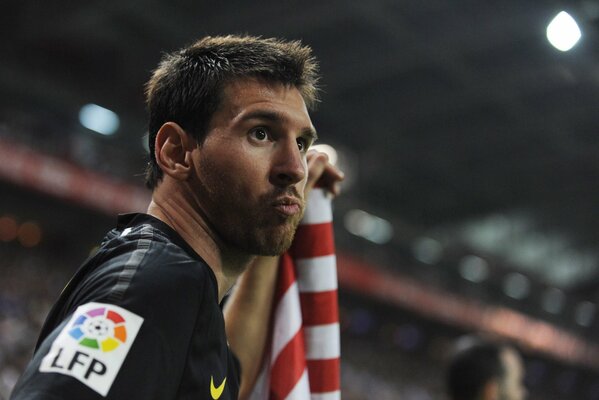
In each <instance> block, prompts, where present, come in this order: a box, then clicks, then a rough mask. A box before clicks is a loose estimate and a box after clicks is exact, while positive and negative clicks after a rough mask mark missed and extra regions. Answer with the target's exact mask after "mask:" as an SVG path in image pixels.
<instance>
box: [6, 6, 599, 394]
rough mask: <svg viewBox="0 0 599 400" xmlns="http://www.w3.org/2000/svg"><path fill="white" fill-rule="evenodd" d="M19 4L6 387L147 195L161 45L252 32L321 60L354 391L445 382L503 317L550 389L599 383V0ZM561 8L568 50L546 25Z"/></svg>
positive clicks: (13, 19) (12, 63)
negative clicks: (148, 94)
mask: <svg viewBox="0 0 599 400" xmlns="http://www.w3.org/2000/svg"><path fill="white" fill-rule="evenodd" d="M2 6H3V7H2V10H3V12H2V13H0V26H1V27H2V37H1V38H0V50H1V53H0V54H2V56H1V58H2V61H1V62H0V399H4V398H7V397H8V395H9V393H10V391H11V388H12V386H13V385H14V383H15V380H16V379H17V378H18V376H19V374H20V371H21V370H22V368H23V367H24V365H25V363H26V362H27V360H28V359H29V357H30V355H31V351H32V347H33V345H34V343H35V340H36V337H37V334H38V331H39V328H40V324H41V323H42V322H43V319H44V318H45V315H46V313H47V311H48V309H49V307H50V306H51V304H52V303H53V301H54V300H55V299H56V297H57V296H58V294H59V292H60V290H61V289H62V287H63V286H64V285H65V283H66V281H67V280H68V278H69V276H70V275H71V274H72V273H73V271H74V270H75V269H76V268H77V267H78V265H79V264H80V263H81V262H82V261H83V259H84V258H85V257H86V256H87V255H88V254H89V253H90V252H91V251H93V249H94V247H95V246H96V245H97V244H98V242H99V240H100V239H101V237H102V236H103V234H104V232H105V231H107V230H108V229H110V228H111V227H112V226H113V224H114V221H115V215H116V213H118V212H126V211H139V210H143V209H144V205H145V202H146V201H147V199H148V198H149V193H148V192H147V191H145V189H144V188H143V185H142V177H141V174H142V172H143V168H144V163H145V157H146V148H147V146H145V145H144V144H143V143H144V135H145V130H146V127H145V114H144V104H143V84H144V82H145V81H146V80H147V79H148V77H149V74H150V71H151V69H152V68H154V67H155V66H156V64H157V62H158V60H159V59H160V55H161V53H162V52H165V51H171V50H175V49H177V48H179V47H181V46H182V45H184V44H187V43H189V42H191V41H192V40H193V39H195V38H198V37H200V36H204V35H206V34H224V33H244V32H247V33H250V34H257V35H263V36H281V37H285V38H289V39H302V40H303V41H304V42H306V43H308V44H310V45H311V46H312V47H313V48H314V51H315V53H316V55H317V57H318V58H319V59H320V61H321V68H322V74H323V82H322V83H323V89H324V92H323V102H322V104H321V105H320V107H319V110H318V111H317V112H316V113H314V114H313V121H314V123H315V125H316V127H317V129H318V130H319V132H320V135H321V137H322V141H323V142H325V143H327V144H330V145H333V146H334V147H335V148H336V149H337V152H338V164H339V165H340V166H341V167H342V168H343V169H344V170H345V171H346V172H347V180H346V182H345V183H344V194H343V195H342V196H341V197H340V198H338V199H337V200H336V202H335V220H336V237H337V246H338V252H339V259H338V264H339V275H340V305H341V321H342V360H343V362H342V363H343V365H342V385H343V396H344V398H345V399H347V400H353V399H374V398H376V399H406V400H429V399H442V398H444V395H443V369H444V362H445V359H446V356H447V353H448V351H449V349H450V346H451V343H452V341H453V340H454V339H455V338H457V337H458V336H460V335H462V334H465V333H471V332H485V333H487V334H491V335H494V336H497V337H499V338H501V339H503V340H507V341H509V342H511V343H513V344H514V345H516V346H517V347H518V348H519V349H520V350H521V351H522V353H523V355H524V357H525V362H526V373H527V375H526V383H527V386H528V389H529V391H530V398H531V399H533V400H534V399H546V400H552V399H584V400H586V399H589V400H597V399H599V340H598V337H599V335H598V333H599V316H598V315H597V303H598V301H599V296H598V293H599V292H598V289H599V258H598V257H599V251H598V250H599V249H598V238H599V223H598V222H599V207H597V200H598V199H599V135H598V132H597V130H598V127H599V112H598V106H599V2H597V1H593V0H588V1H584V0H569V1H567V0H563V1H558V0H535V1H526V0H503V1H501V2H491V1H486V2H485V1H473V0H454V1H449V0H371V1H339V0H332V1H327V2H320V1H312V0H304V1H297V0H288V1H271V0H267V1H263V2H243V1H239V0H235V1H226V2H217V1H183V0H172V1H168V2H167V1H158V0H149V1H141V0H133V1H127V2H116V1H97V0H90V1H85V2H71V1H66V0H57V1H53V2H39V1H29V0H20V1H17V0H7V1H3V2H2ZM562 10H565V11H567V12H568V13H569V14H570V15H571V16H572V17H573V18H574V19H575V20H576V22H577V23H578V26H579V28H580V31H581V32H582V37H581V39H580V41H579V43H577V44H576V45H575V46H574V47H573V48H572V49H571V50H570V51H561V50H558V49H556V48H555V47H553V46H552V45H551V44H550V43H549V42H548V40H547V35H546V32H547V31H546V30H547V26H548V24H549V23H550V22H551V21H552V19H553V18H554V17H555V16H556V15H557V14H558V13H559V12H560V11H562ZM97 106H100V107H97Z"/></svg>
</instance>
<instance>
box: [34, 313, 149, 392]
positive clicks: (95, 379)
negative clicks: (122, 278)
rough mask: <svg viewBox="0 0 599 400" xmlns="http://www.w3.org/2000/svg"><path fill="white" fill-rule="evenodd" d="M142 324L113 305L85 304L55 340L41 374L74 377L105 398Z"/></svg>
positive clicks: (141, 319)
mask: <svg viewBox="0 0 599 400" xmlns="http://www.w3.org/2000/svg"><path fill="white" fill-rule="evenodd" d="M143 320H144V319H143V318H142V317H140V316H138V315H135V314H133V313H132V312H129V311H127V310H125V309H124V308H121V307H118V306H115V305H112V304H102V303H88V304H84V305H82V306H80V307H78V308H77V311H75V313H74V314H73V316H72V317H71V319H70V320H69V322H68V323H67V324H66V325H65V327H64V328H63V329H62V331H61V332H60V334H59V335H58V337H57V338H56V339H55V340H54V343H52V347H51V348H50V352H49V353H48V354H47V355H46V356H45V357H44V359H43V360H42V363H41V365H40V369H39V370H40V372H58V373H59V374H63V375H69V376H72V377H73V378H75V379H77V380H79V381H80V382H82V383H83V384H85V385H87V386H89V387H90V388H91V389H93V390H95V391H96V392H98V393H100V394H101V395H102V396H106V394H108V391H109V390H110V387H111V386H112V383H113V382H114V379H115V378H116V376H117V374H118V372H119V370H120V369H121V365H122V364H123V361H125V357H126V356H127V353H128V352H129V349H130V348H131V345H132V344H133V341H134V340H135V337H136V336H137V333H138V332H139V328H140V327H141V324H142V323H143Z"/></svg>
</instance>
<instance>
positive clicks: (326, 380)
mask: <svg viewBox="0 0 599 400" xmlns="http://www.w3.org/2000/svg"><path fill="white" fill-rule="evenodd" d="M271 326H272V331H271V336H270V345H269V352H268V354H267V357H266V358H265V362H264V365H263V367H262V370H261V372H260V375H259V377H258V381H257V384H256V387H255V389H254V392H253V393H252V396H251V397H250V399H251V400H310V399H311V400H337V399H340V398H341V392H340V371H339V368H340V359H339V355H340V354H339V353H340V350H339V348H340V345H339V310H338V303H337V265H336V259H335V244H334V241H333V226H332V209H331V200H330V198H328V197H327V196H326V194H325V192H324V190H322V189H319V188H316V189H314V190H312V192H311V193H310V197H309V198H308V206H307V208H306V213H305V215H304V219H303V220H302V223H301V224H300V226H299V228H298V230H297V233H296V236H295V239H294V242H293V245H292V247H291V249H290V250H289V252H288V253H286V254H285V255H283V256H282V257H281V263H280V270H279V277H278V282H277V288H276V291H275V298H274V302H273V314H272V321H271Z"/></svg>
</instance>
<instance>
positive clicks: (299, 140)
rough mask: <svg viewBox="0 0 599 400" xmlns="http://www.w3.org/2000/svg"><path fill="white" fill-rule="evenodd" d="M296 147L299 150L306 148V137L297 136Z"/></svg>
mask: <svg viewBox="0 0 599 400" xmlns="http://www.w3.org/2000/svg"><path fill="white" fill-rule="evenodd" d="M297 148H298V149H299V151H302V152H303V151H306V150H308V141H307V140H306V138H303V137H300V138H297Z"/></svg>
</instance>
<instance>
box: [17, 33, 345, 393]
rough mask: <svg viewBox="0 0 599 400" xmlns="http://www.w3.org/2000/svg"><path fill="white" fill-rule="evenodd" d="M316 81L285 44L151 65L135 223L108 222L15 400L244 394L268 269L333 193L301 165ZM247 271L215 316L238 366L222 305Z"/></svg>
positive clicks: (311, 133) (258, 347)
mask: <svg viewBox="0 0 599 400" xmlns="http://www.w3.org/2000/svg"><path fill="white" fill-rule="evenodd" d="M316 81H317V74H316V64H315V61H314V58H313V57H312V55H311V50H310V49H309V48H308V47H305V46H302V45H301V44H300V43H298V42H283V41H279V40H275V39H260V38H255V37H237V36H226V37H207V38H204V39H202V40H200V41H198V42H196V43H194V44H193V45H191V46H189V47H187V48H184V49H183V50H181V51H178V52H175V53H173V54H170V55H167V56H165V57H164V58H163V60H162V62H161V64H160V66H159V67H158V68H157V69H156V71H154V74H153V76H152V78H151V79H150V81H149V82H148V85H147V102H148V109H149V114H150V123H149V132H150V135H149V138H150V141H149V145H150V149H151V152H150V153H151V161H150V163H149V167H148V173H147V178H146V183H147V185H148V186H149V187H150V188H152V189H153V193H152V201H151V204H150V205H149V207H148V213H147V214H132V215H125V216H121V217H120V218H119V223H118V226H117V228H116V229H114V230H112V231H111V232H110V233H109V234H108V235H107V237H106V238H105V240H104V242H103V244H102V246H101V248H100V250H99V251H98V252H97V254H95V255H94V256H93V257H92V258H91V259H89V260H88V261H86V262H85V263H84V265H83V266H82V267H81V268H80V270H79V271H78V272H77V274H76V275H75V276H74V277H73V279H72V280H71V282H69V284H68V286H67V287H66V288H65V290H64V291H63V293H62V294H61V296H60V299H59V300H58V302H57V304H56V305H55V306H54V308H53V309H52V310H51V312H50V315H49V316H48V319H47V321H46V323H45V324H44V327H43V329H42V332H41V335H40V338H39V341H38V345H37V348H36V352H35V354H34V357H33V360H32V362H31V363H30V365H29V366H28V367H27V369H26V371H25V373H24V374H23V376H22V377H21V380H20V381H19V383H18V384H17V386H16V388H15V390H14V393H13V398H14V399H34V398H35V399H59V398H60V399H92V398H102V397H106V398H110V399H191V398H193V399H214V400H216V399H221V400H225V399H237V398H238V395H240V396H241V397H242V398H244V397H245V396H247V395H248V393H249V391H250V389H251V387H252V385H253V383H254V380H255V379H256V374H257V371H258V368H259V363H260V361H261V356H262V352H263V349H264V345H265V341H266V326H267V319H268V316H269V314H270V305H271V301H272V293H273V290H274V288H273V286H274V282H275V279H276V265H277V256H278V255H280V254H281V253H283V252H284V251H285V250H286V249H287V248H288V247H289V246H290V244H291V241H292V239H293V235H294V232H295V229H296V227H297V225H298V223H299V221H300V219H301V217H302V215H303V211H304V198H305V194H306V193H307V192H308V191H309V190H310V189H311V188H312V187H313V185H314V184H315V182H316V181H317V180H320V182H321V183H323V184H324V185H325V187H327V188H328V189H329V190H331V191H332V192H333V193H337V191H338V189H337V182H338V181H339V180H340V179H342V174H341V173H340V172H339V171H338V170H337V169H335V168H334V167H333V166H331V165H330V164H328V163H327V158H326V156H325V155H323V154H319V153H316V154H310V155H308V148H309V147H310V145H311V144H312V143H313V141H314V140H315V139H316V131H315V129H314V127H313V125H312V122H311V121H310V117H309V114H308V107H312V106H313V105H314V104H315V102H316V101H317V97H316V95H317V91H316V87H315V85H316ZM246 270H247V271H246ZM244 271H246V273H245V274H244V276H243V279H241V280H240V282H239V289H238V290H237V291H236V294H235V295H234V296H232V299H231V301H230V302H229V303H230V304H229V305H228V309H227V311H226V319H227V335H228V340H229V342H230V346H231V349H232V350H233V352H234V353H235V354H236V356H237V357H238V358H237V357H236V356H235V355H233V352H232V351H231V350H230V348H229V343H228V341H227V335H226V334H225V320H224V318H223V314H222V312H221V309H220V303H221V301H222V299H223V297H224V296H225V294H226V293H227V292H228V291H229V290H230V289H231V287H232V286H233V284H234V283H235V282H236V281H237V279H238V277H239V276H240V274H241V273H242V272H244ZM238 360H239V361H238ZM240 370H241V372H240ZM240 385H241V386H240Z"/></svg>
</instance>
